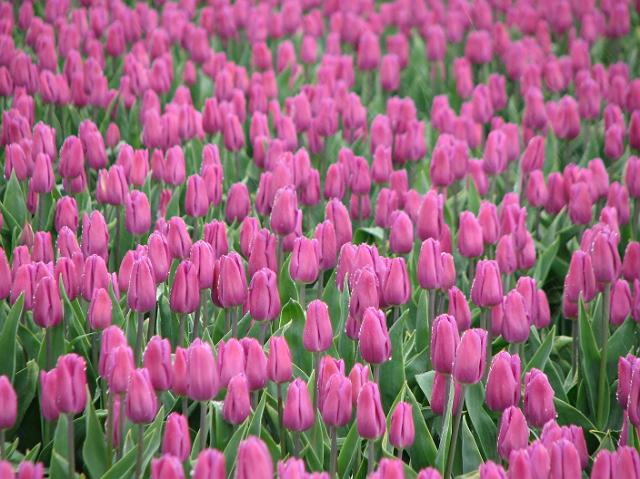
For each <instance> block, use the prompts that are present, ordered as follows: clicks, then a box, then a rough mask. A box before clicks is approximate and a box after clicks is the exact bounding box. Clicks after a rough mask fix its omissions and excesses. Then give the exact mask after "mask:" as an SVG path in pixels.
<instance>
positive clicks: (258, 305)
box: [249, 268, 280, 321]
mask: <svg viewBox="0 0 640 479" xmlns="http://www.w3.org/2000/svg"><path fill="white" fill-rule="evenodd" d="M249 312H250V313H251V317H252V318H253V319H255V320H257V321H264V320H273V319H275V318H277V317H278V315H279V314H280V294H279V293H278V278H277V277H276V274H275V273H274V272H273V271H272V270H270V269H268V268H262V269H261V270H259V271H257V272H256V273H255V274H254V275H253V277H252V278H251V284H250V285H249Z"/></svg>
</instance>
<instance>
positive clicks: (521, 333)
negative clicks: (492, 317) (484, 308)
mask: <svg viewBox="0 0 640 479" xmlns="http://www.w3.org/2000/svg"><path fill="white" fill-rule="evenodd" d="M503 308H504V322H503V323H502V335H503V337H504V339H505V340H506V341H507V342H509V343H523V342H525V341H526V340H527V338H528V337H529V322H530V319H529V311H528V308H527V307H526V304H525V300H524V298H523V297H522V295H521V294H520V293H519V292H518V291H517V290H512V291H510V292H509V293H508V294H507V295H506V296H505V298H504V301H503Z"/></svg>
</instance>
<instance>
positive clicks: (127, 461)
mask: <svg viewBox="0 0 640 479" xmlns="http://www.w3.org/2000/svg"><path fill="white" fill-rule="evenodd" d="M164 418H165V412H164V408H160V411H159V412H158V414H157V415H156V418H155V419H154V420H153V422H152V423H151V424H150V425H149V426H148V427H147V430H146V431H145V432H144V454H143V459H142V468H143V470H145V469H146V468H147V466H148V464H149V463H150V462H151V458H152V457H153V456H154V455H155V453H156V452H157V450H158V448H159V447H160V441H161V439H162V426H163V424H164ZM136 454H137V451H136V448H135V447H133V448H131V449H129V450H127V451H126V452H125V454H124V456H123V457H122V459H120V460H119V461H118V462H116V463H115V464H114V465H113V466H111V468H110V469H109V470H108V471H107V472H106V473H105V474H104V475H103V476H102V478H101V479H120V478H122V477H132V476H133V470H134V468H135V464H136Z"/></svg>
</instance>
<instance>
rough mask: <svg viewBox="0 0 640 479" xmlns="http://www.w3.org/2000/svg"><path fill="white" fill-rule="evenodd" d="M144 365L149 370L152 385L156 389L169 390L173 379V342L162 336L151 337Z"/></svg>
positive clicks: (143, 361)
mask: <svg viewBox="0 0 640 479" xmlns="http://www.w3.org/2000/svg"><path fill="white" fill-rule="evenodd" d="M142 364H143V366H144V367H145V368H146V369H147V371H149V379H150V380H151V385H152V386H153V388H154V389H155V390H156V391H167V390H169V388H170V387H171V382H172V380H173V366H172V364H171V343H169V340H168V339H162V338H161V337H160V336H154V337H152V338H151V340H150V341H149V343H148V344H147V347H146V349H145V350H144V356H143V358H142Z"/></svg>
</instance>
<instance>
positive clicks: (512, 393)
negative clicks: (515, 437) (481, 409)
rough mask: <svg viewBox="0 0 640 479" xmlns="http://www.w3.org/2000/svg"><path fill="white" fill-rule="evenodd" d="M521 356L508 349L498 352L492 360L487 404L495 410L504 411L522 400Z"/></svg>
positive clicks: (488, 380) (488, 378)
mask: <svg viewBox="0 0 640 479" xmlns="http://www.w3.org/2000/svg"><path fill="white" fill-rule="evenodd" d="M520 372H521V365H520V357H519V356H518V355H515V354H514V355H510V354H509V353H508V352H506V351H502V352H500V353H498V354H497V355H496V356H495V357H494V358H493V361H492V362H491V369H490V370H489V375H488V377H487V390H486V400H487V406H489V408H490V409H491V410H493V411H504V410H505V409H506V408H508V407H509V406H517V405H518V403H519V402H520Z"/></svg>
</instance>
